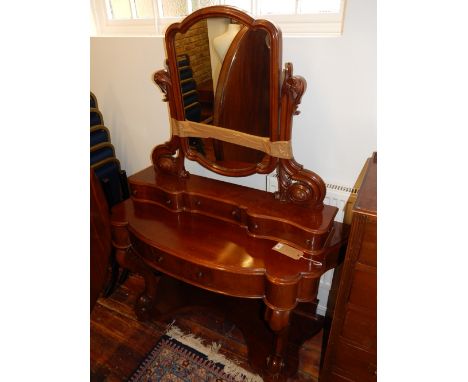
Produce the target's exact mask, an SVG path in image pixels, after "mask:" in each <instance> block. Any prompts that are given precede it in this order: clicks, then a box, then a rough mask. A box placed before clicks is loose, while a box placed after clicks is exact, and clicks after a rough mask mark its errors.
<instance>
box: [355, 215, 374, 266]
mask: <svg viewBox="0 0 468 382" xmlns="http://www.w3.org/2000/svg"><path fill="white" fill-rule="evenodd" d="M358 261H359V262H360V263H362V264H366V265H370V266H371V267H377V218H376V217H374V216H368V217H367V223H366V226H365V229H364V234H363V237H362V241H361V249H360V252H359V258H358Z"/></svg>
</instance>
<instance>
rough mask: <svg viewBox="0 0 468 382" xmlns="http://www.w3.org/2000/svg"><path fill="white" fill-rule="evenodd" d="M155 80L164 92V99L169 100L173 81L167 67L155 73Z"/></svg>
mask: <svg viewBox="0 0 468 382" xmlns="http://www.w3.org/2000/svg"><path fill="white" fill-rule="evenodd" d="M154 82H155V83H156V85H158V86H159V88H160V89H161V91H162V92H163V94H164V99H163V101H164V102H168V101H169V97H170V96H171V95H172V81H171V77H170V76H169V72H168V71H167V70H166V69H161V70H158V71H157V72H156V73H154Z"/></svg>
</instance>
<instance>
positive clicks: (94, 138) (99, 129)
mask: <svg viewBox="0 0 468 382" xmlns="http://www.w3.org/2000/svg"><path fill="white" fill-rule="evenodd" d="M90 106H91V115H90V117H91V118H90V120H91V132H90V134H91V135H90V143H91V168H92V169H93V170H94V173H95V174H96V176H97V178H98V179H99V180H100V182H101V185H102V188H103V190H104V194H105V196H106V200H107V203H108V205H109V207H112V206H114V205H115V204H117V203H120V202H121V201H123V200H125V199H127V198H128V197H129V191H128V183H127V174H126V173H125V171H124V170H122V169H121V168H120V162H119V160H118V159H117V158H116V157H115V150H114V146H113V145H112V143H111V141H110V134H109V130H108V129H107V127H106V126H104V120H103V118H102V114H101V112H100V111H99V108H98V103H97V100H96V96H95V95H94V94H93V93H91V103H90Z"/></svg>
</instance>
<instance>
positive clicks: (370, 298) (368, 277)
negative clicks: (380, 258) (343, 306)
mask: <svg viewBox="0 0 468 382" xmlns="http://www.w3.org/2000/svg"><path fill="white" fill-rule="evenodd" d="M358 265H359V264H358ZM349 302H350V303H351V304H354V305H358V306H361V307H364V308H366V309H369V310H371V311H372V312H375V311H376V310H377V273H376V270H375V268H370V270H363V269H360V267H359V266H356V268H355V269H354V274H353V281H352V284H351V291H350V294H349Z"/></svg>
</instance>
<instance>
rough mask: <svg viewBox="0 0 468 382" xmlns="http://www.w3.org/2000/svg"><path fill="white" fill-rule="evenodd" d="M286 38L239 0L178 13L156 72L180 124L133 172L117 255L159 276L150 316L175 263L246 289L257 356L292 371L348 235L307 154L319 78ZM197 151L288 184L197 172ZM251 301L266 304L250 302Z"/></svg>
mask: <svg viewBox="0 0 468 382" xmlns="http://www.w3.org/2000/svg"><path fill="white" fill-rule="evenodd" d="M281 42H282V40H281V32H280V30H279V29H278V28H276V27H275V26H274V25H273V24H272V23H270V22H269V21H266V20H254V19H253V18H251V17H250V16H249V15H247V14H245V13H243V12H242V11H240V10H238V9H236V8H232V7H225V6H214V7H207V8H203V9H201V10H199V11H196V12H194V13H193V14H191V15H189V16H188V17H186V18H185V19H184V20H183V21H182V22H180V23H176V24H173V25H171V26H169V27H168V29H167V31H166V34H165V43H166V53H167V60H166V68H165V69H163V70H159V71H157V72H156V73H155V75H154V80H155V83H156V84H157V85H158V86H159V88H160V89H161V90H162V92H163V93H164V100H165V101H167V102H168V106H169V118H170V125H171V138H170V140H169V141H168V142H166V143H163V144H159V145H157V146H156V147H155V148H154V149H153V152H152V154H151V158H152V163H153V164H152V166H150V167H148V168H146V169H144V170H142V171H140V172H138V173H136V174H135V175H133V176H131V177H130V178H129V184H130V188H131V194H132V197H131V199H129V200H127V201H125V202H123V203H121V204H119V205H117V206H116V207H114V209H113V211H112V234H113V245H114V247H115V248H116V257H117V259H118V261H119V263H120V265H121V266H123V267H125V268H128V269H130V270H131V271H133V272H137V273H139V274H141V275H142V276H143V277H144V279H145V289H144V291H143V292H142V294H141V295H140V297H139V299H138V301H137V302H136V306H135V310H136V313H137V316H138V317H139V318H140V319H148V318H149V317H153V316H155V315H157V314H160V313H161V312H160V311H158V307H157V302H158V296H159V294H158V293H162V292H161V291H159V290H158V283H159V280H160V278H161V277H163V276H164V277H166V276H170V277H171V278H174V279H176V280H180V281H181V282H183V283H186V284H188V285H191V286H192V287H193V288H196V289H200V290H207V291H210V292H214V294H215V295H216V296H223V297H222V299H225V300H226V301H228V302H229V301H231V302H232V301H234V300H235V301H237V302H235V303H233V304H231V307H233V309H232V311H231V312H230V313H229V314H230V318H232V319H235V318H236V317H238V318H239V320H238V321H236V323H237V324H238V325H239V328H240V329H241V330H242V331H243V333H244V336H245V340H246V343H247V345H248V347H249V360H250V362H251V365H252V367H253V368H254V369H255V370H257V371H258V372H259V373H260V374H262V376H263V377H264V378H265V379H270V378H271V379H279V380H283V378H284V376H286V375H292V374H294V373H295V371H296V370H297V351H298V344H299V345H300V343H301V342H303V341H304V340H305V339H307V338H308V337H307V335H308V336H310V334H311V333H313V332H314V331H315V332H316V331H317V330H320V327H319V326H318V325H315V324H314V323H317V322H318V321H317V320H314V317H313V314H312V315H310V314H309V316H312V318H311V320H309V321H310V322H309V324H308V325H302V324H298V321H297V320H298V318H297V317H298V316H297V315H295V314H296V312H297V311H298V309H303V308H304V306H309V305H311V303H313V302H315V301H316V297H317V292H318V286H319V280H320V277H321V275H322V274H323V273H324V272H326V271H327V270H328V269H331V268H333V267H335V266H336V265H337V264H338V263H339V262H340V259H341V257H342V255H343V253H344V249H345V246H346V242H347V236H348V231H347V229H346V227H345V226H343V225H342V224H341V223H337V222H334V217H335V215H336V213H337V208H336V207H332V206H328V205H325V204H324V203H323V199H324V197H325V184H324V182H323V180H322V179H321V178H320V177H319V176H318V175H317V174H315V173H314V172H312V171H309V170H307V169H305V168H303V166H302V165H300V164H298V163H297V162H296V161H295V160H294V158H293V155H292V147H291V129H292V119H293V115H294V114H298V111H297V107H298V105H299V103H300V100H301V97H302V95H303V93H304V91H305V89H306V82H305V80H304V79H303V78H302V77H300V76H295V75H293V68H292V64H290V63H287V64H286V65H285V68H284V70H282V64H281V54H282V53H281ZM185 160H193V161H196V162H198V163H199V164H200V165H202V166H204V167H205V168H207V169H209V170H210V171H213V172H215V173H218V174H222V175H225V176H230V177H240V176H248V175H251V174H255V173H257V174H268V173H271V172H273V171H275V170H276V172H277V176H278V192H276V193H269V192H266V191H261V190H256V189H252V188H249V187H244V186H239V185H235V184H231V183H228V182H223V181H219V180H215V179H210V178H206V177H201V176H197V175H194V174H189V173H188V172H187V171H186V170H185V165H184V162H185ZM220 298H221V297H220ZM233 299H234V300H233ZM236 299H237V300H236ZM226 304H227V305H229V303H226ZM239 304H244V305H242V307H243V306H245V307H247V306H248V305H249V306H254V305H255V307H254V310H255V309H258V312H257V314H252V315H251V316H246V314H245V312H246V311H244V308H240V305H239ZM304 311H307V312H309V313H310V311H311V309H310V306H309V308H306V309H305V310H304ZM258 317H262V319H261V320H260V322H259V319H258ZM309 318H310V317H309ZM253 328H255V330H254V329H253ZM304 328H306V329H304ZM288 334H291V336H292V337H294V338H295V339H296V340H297V341H296V345H295V346H296V347H294V346H293V347H291V346H292V345H290V341H288V338H291V336H289V337H288ZM294 354H295V355H294ZM286 355H288V356H286Z"/></svg>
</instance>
